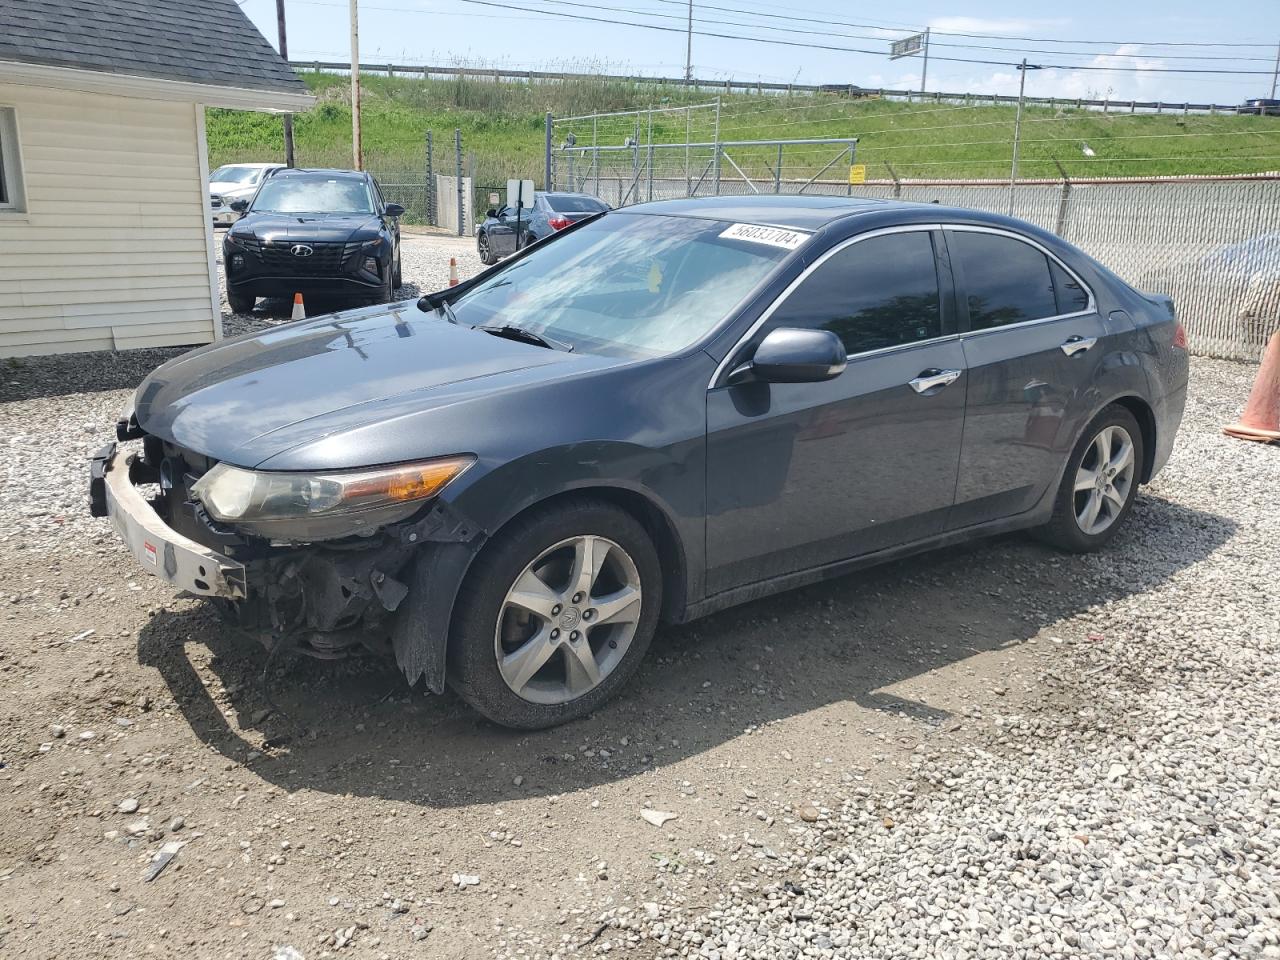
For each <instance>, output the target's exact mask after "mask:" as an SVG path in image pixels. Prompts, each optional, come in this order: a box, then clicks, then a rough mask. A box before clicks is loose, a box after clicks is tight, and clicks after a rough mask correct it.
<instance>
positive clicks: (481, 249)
mask: <svg viewBox="0 0 1280 960" xmlns="http://www.w3.org/2000/svg"><path fill="white" fill-rule="evenodd" d="M476 252H477V253H479V254H480V262H481V263H483V264H484V265H485V266H486V267H489V266H492V265H493V264H495V263H497V262H498V259H497V257H495V256H494V255H493V248H492V247H491V246H489V234H488V233H487V232H485V231H484V230H481V231H480V233H479V234H478V235H477V236H476Z"/></svg>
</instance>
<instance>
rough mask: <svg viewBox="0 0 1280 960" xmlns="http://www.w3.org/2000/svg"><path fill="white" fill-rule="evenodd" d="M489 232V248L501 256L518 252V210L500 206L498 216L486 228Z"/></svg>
mask: <svg viewBox="0 0 1280 960" xmlns="http://www.w3.org/2000/svg"><path fill="white" fill-rule="evenodd" d="M485 229H486V230H487V231H488V233H489V249H490V250H492V251H493V252H494V253H495V254H497V255H498V256H500V257H506V256H510V255H511V254H513V253H515V252H516V211H515V208H514V207H500V208H499V209H498V213H497V216H496V217H494V219H493V221H492V222H491V223H490V224H489V225H488V226H487V227H486V228H485Z"/></svg>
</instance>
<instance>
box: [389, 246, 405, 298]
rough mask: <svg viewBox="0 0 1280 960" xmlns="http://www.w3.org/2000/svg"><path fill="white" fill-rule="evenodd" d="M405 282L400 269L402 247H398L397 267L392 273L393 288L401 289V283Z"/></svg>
mask: <svg viewBox="0 0 1280 960" xmlns="http://www.w3.org/2000/svg"><path fill="white" fill-rule="evenodd" d="M402 283H404V274H403V273H402V272H401V270H400V249H399V247H397V248H396V268H395V271H394V272H393V273H392V274H391V289H393V290H399V289H400V285H401V284H402Z"/></svg>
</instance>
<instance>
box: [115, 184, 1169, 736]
mask: <svg viewBox="0 0 1280 960" xmlns="http://www.w3.org/2000/svg"><path fill="white" fill-rule="evenodd" d="M1187 370H1188V364H1187V355H1186V343H1185V336H1184V334H1183V330H1182V327H1181V325H1180V324H1179V323H1178V321H1177V320H1176V319H1175V316H1174V311H1173V305H1172V303H1171V302H1170V301H1169V299H1168V298H1166V297H1161V296H1153V295H1146V294H1142V293H1139V292H1137V291H1135V290H1134V289H1132V288H1131V287H1129V286H1128V285H1127V284H1126V283H1124V282H1123V281H1121V280H1120V279H1119V278H1117V277H1116V276H1115V275H1113V274H1112V273H1111V272H1110V271H1108V270H1107V269H1106V268H1105V267H1103V266H1101V265H1100V264H1098V263H1097V262H1095V261H1094V260H1092V259H1090V258H1089V257H1088V256H1086V255H1085V254H1083V253H1081V252H1080V251H1079V250H1077V249H1075V248H1074V247H1072V246H1071V245H1069V244H1067V243H1065V242H1063V241H1062V240H1060V239H1058V238H1057V237H1055V236H1053V235H1052V234H1049V233H1046V232H1045V231H1043V230H1040V229H1038V228H1036V227H1033V226H1031V225H1029V224H1026V223H1023V222H1020V221H1017V220H1013V219H1010V218H1007V217H1003V216H996V215H990V214H985V213H978V212H974V211H970V210H960V209H948V208H945V207H939V206H933V205H916V204H905V203H896V202H891V201H877V200H861V199H844V198H820V197H750V198H739V197H734V198H713V199H691V200H674V201H663V202H657V203H651V204H645V205H640V206H635V207H630V208H626V209H622V210H615V211H609V212H605V213H602V214H599V215H598V216H595V217H593V218H590V219H587V220H584V221H581V222H579V223H577V224H574V225H573V226H570V227H568V228H566V229H565V230H563V231H561V232H559V233H557V234H555V235H553V236H551V237H549V238H547V239H546V240H545V241H544V242H542V243H539V244H536V245H534V246H531V247H528V248H526V249H524V250H521V251H519V252H517V253H515V254H514V255H513V256H512V257H511V258H509V259H508V260H505V261H504V262H502V263H501V264H499V265H497V266H494V267H491V268H489V269H487V270H485V271H483V272H481V273H480V274H478V275H477V276H475V277H473V278H471V279H469V280H467V281H465V282H463V283H461V284H459V285H458V286H456V287H452V288H450V289H447V290H444V291H440V292H439V293H434V294H429V295H427V296H424V297H423V298H422V299H421V300H420V301H418V302H417V303H416V304H413V303H395V304H387V305H380V306H377V307H366V308H362V309H357V310H352V311H347V312H342V313H335V314H331V315H328V316H321V317H316V318H313V319H309V320H303V321H298V322H296V323H293V324H287V325H283V326H278V327H274V328H272V329H270V330H266V331H263V332H260V333H253V334H248V335H245V336H242V337H237V338H234V339H230V340H225V341H222V342H221V343H215V344H213V345H211V346H208V347H204V348H202V349H199V350H195V351H192V352H191V353H188V354H185V355H183V356H180V357H178V358H176V359H174V360H171V361H169V362H168V363H166V364H164V365H163V366H161V367H160V368H159V369H157V370H156V371H155V372H154V373H152V374H151V375H150V376H149V377H147V378H146V380H144V381H143V382H142V384H141V385H140V386H139V387H138V390H137V392H136V394H135V397H134V400H133V403H132V405H131V409H129V410H127V411H126V412H125V414H124V416H123V417H122V419H121V421H120V423H119V424H118V427H117V434H118V437H119V440H120V441H121V443H122V444H123V443H125V442H128V445H127V446H122V447H120V448H119V449H117V445H116V444H111V445H109V446H107V447H105V448H103V449H102V450H101V451H99V453H98V454H97V455H96V456H95V458H94V459H93V461H92V463H91V478H90V505H91V509H92V511H93V512H94V514H95V515H98V516H110V517H111V519H112V520H113V522H114V524H115V526H116V528H117V529H118V531H119V533H120V535H121V537H122V538H123V539H124V541H125V543H126V544H127V545H128V548H129V549H130V550H131V552H132V553H133V554H134V556H135V557H136V558H137V560H138V562H139V563H140V564H142V565H143V567H144V568H145V569H147V570H148V571H150V572H151V573H153V574H156V575H157V576H160V577H162V578H164V579H165V580H167V581H169V582H170V583H172V584H174V585H175V586H177V587H179V588H182V589H184V590H186V591H189V592H191V593H193V594H197V595H199V596H203V597H209V598H213V600H214V602H216V603H218V604H219V605H221V606H222V607H223V608H225V611H226V612H227V614H228V615H229V616H230V617H232V618H234V620H235V622H236V623H238V624H239V626H240V627H241V628H243V629H245V630H247V631H250V632H252V633H254V634H255V635H257V636H259V637H260V638H261V639H262V640H263V642H264V643H266V644H267V645H268V646H269V647H270V648H271V649H272V651H273V652H275V651H296V652H301V653H307V654H311V655H314V656H319V657H336V656H342V655H345V654H347V653H350V652H354V651H357V650H359V649H361V648H364V649H367V650H373V651H381V652H384V653H386V654H388V655H391V656H394V658H395V660H396V662H397V663H398V664H399V666H400V668H401V669H402V671H403V673H404V675H405V676H406V678H407V679H408V680H409V682H411V683H417V682H419V681H421V682H422V683H423V684H424V685H425V687H426V688H428V689H429V690H431V691H433V692H437V693H439V692H442V691H443V690H444V687H445V686H446V684H448V685H449V686H451V687H452V688H453V689H455V690H456V691H457V692H458V693H459V694H461V695H462V697H464V698H465V699H466V700H467V701H468V702H469V703H470V704H472V705H473V706H474V707H475V708H476V709H477V710H479V711H480V712H481V713H483V714H485V715H486V716H488V717H490V718H491V719H493V720H494V721H496V722H498V723H501V724H506V725H509V726H513V727H523V728H536V727H544V726H548V725H551V724H555V723H560V722H563V721H566V720H569V719H572V718H575V717H579V716H582V715H583V714H585V713H587V712H589V711H591V710H592V709H594V708H596V707H598V706H599V705H600V704H601V703H602V702H603V701H605V700H606V699H608V698H609V697H611V696H612V695H613V694H615V693H616V692H617V691H618V689H619V688H620V687H621V686H622V685H623V684H624V683H625V682H626V681H627V678H628V677H629V676H630V675H631V674H632V673H633V672H634V671H635V669H636V666H637V664H638V662H639V661H640V659H641V658H642V657H643V656H644V653H645V649H646V648H647V647H648V645H649V642H650V639H651V638H652V636H653V634H654V631H655V629H656V627H657V625H658V624H659V623H660V622H666V623H673V622H682V621H687V620H690V619H692V618H695V617H699V616H703V615H705V614H708V613H711V612H713V611H716V610H720V609H722V608H725V607H727V606H730V605H732V604H736V603H741V602H743V601H746V600H750V599H754V598H757V597H761V596H765V595H767V594H770V593H773V592H775V591H779V590H783V589H786V588H790V587H796V586H800V585H803V584H808V583H812V582H815V581H818V580H821V579H824V578H829V577H834V576H840V575H844V574H847V573H849V572H850V571H852V570H855V569H857V568H859V567H861V566H864V565H867V564H871V563H876V562H880V561H884V560H887V559H891V558H896V557H902V556H904V555H906V554H909V553H914V552H917V551H921V550H924V549H927V548H930V547H935V546H939V545H942V544H948V543H954V542H957V541H961V540H967V539H970V538H973V537H978V536H984V535H988V534H993V533H999V532H1004V531H1010V530H1015V529H1020V528H1026V529H1029V530H1033V531H1034V532H1035V533H1036V534H1037V535H1038V536H1039V537H1041V538H1042V539H1044V540H1046V541H1048V542H1049V543H1051V544H1054V545H1056V546H1057V547H1059V548H1062V549H1065V550H1068V551H1077V552H1080V551H1089V550H1096V549H1098V548H1100V547H1101V546H1103V545H1104V544H1105V543H1107V541H1108V540H1109V539H1111V538H1112V537H1113V536H1114V535H1115V534H1116V532H1117V530H1118V529H1119V528H1120V526H1121V525H1122V523H1123V522H1124V520H1125V518H1126V516H1127V515H1128V514H1129V512H1130V508H1131V506H1132V504H1133V501H1134V497H1135V496H1136V494H1137V491H1138V487H1139V484H1142V483H1145V482H1147V481H1149V480H1150V479H1151V478H1152V477H1153V476H1154V475H1155V474H1156V472H1157V471H1159V470H1160V469H1161V467H1162V466H1163V465H1164V463H1165V462H1166V460H1167V459H1168V457H1169V454H1170V450H1171V447H1172V445H1173V441H1174V434H1175V433H1176V431H1177V428H1178V424H1179V421H1180V420H1181V417H1182V409H1183V404H1184V401H1185V398H1186V390H1187ZM139 441H140V442H139ZM144 485H155V487H156V488H158V490H159V493H158V495H156V496H154V497H153V498H147V497H145V496H144V494H143V491H142V489H140V488H141V487H143V486H144ZM149 489H150V488H149Z"/></svg>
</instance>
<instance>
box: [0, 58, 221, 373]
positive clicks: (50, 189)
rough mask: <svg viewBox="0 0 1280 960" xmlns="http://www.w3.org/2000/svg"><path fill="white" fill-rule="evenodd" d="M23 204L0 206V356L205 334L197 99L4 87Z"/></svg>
mask: <svg viewBox="0 0 1280 960" xmlns="http://www.w3.org/2000/svg"><path fill="white" fill-rule="evenodd" d="M0 106H7V107H13V108H15V110H16V112H17V121H18V141H19V150H20V152H21V156H22V169H23V182H24V186H25V190H24V193H25V198H26V210H25V211H24V212H22V213H10V212H0V357H13V356H26V355H33V354H42V353H60V352H70V351H83V350H124V349H129V348H131V347H154V346H178V345H185V344H200V343H208V342H210V341H211V340H213V339H214V338H215V337H216V336H217V333H218V325H219V324H220V323H221V316H220V315H219V313H218V312H216V311H215V299H214V295H213V293H212V292H211V286H210V271H209V263H210V259H209V255H210V248H209V246H208V244H209V243H210V239H209V238H210V236H211V231H210V228H209V226H208V217H209V207H208V199H207V196H206V192H205V191H206V187H205V178H204V177H203V176H202V175H201V174H202V167H203V158H202V156H201V141H202V140H203V137H202V136H201V133H202V131H203V112H202V108H201V107H199V106H198V105H196V104H192V103H174V102H165V101H159V100H142V99H133V98H129V97H120V96H114V95H109V94H91V93H78V92H73V91H66V90H54V89H47V88H43V87H34V86H25V85H20V84H0Z"/></svg>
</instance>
